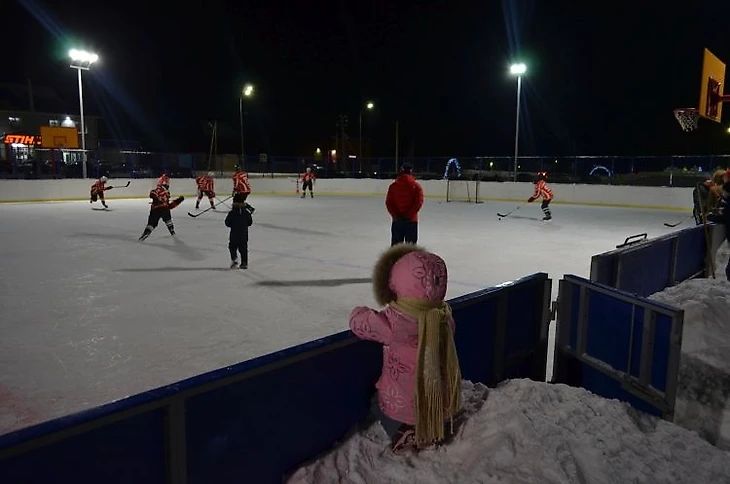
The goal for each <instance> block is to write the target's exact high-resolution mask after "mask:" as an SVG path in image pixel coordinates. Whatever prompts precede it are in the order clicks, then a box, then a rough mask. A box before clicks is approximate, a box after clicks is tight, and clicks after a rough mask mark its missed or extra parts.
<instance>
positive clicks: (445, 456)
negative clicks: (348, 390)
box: [287, 380, 730, 484]
mask: <svg viewBox="0 0 730 484" xmlns="http://www.w3.org/2000/svg"><path fill="white" fill-rule="evenodd" d="M462 396H463V399H464V402H465V404H464V407H465V408H466V409H467V413H468V414H469V417H468V418H467V420H466V422H465V423H464V424H463V425H462V426H461V427H460V428H459V430H458V431H457V435H456V436H455V438H454V440H453V442H451V443H449V444H447V445H444V446H442V447H440V448H438V449H435V450H427V451H423V452H421V453H419V454H414V453H410V454H406V455H403V456H396V455H393V454H392V453H391V452H389V451H387V450H386V449H387V448H388V439H387V436H386V435H385V432H384V431H383V430H382V427H380V424H379V423H377V422H376V423H373V424H371V425H370V426H368V427H367V428H365V429H364V430H362V431H360V432H359V433H355V434H354V435H351V436H350V437H349V438H348V439H347V440H346V441H344V442H343V443H342V444H341V445H340V446H338V447H337V448H336V449H334V450H332V451H331V452H329V453H327V454H326V455H324V456H322V457H320V458H319V459H318V460H316V461H314V462H311V463H308V464H307V465H305V466H303V467H301V468H300V469H298V470H297V471H296V472H295V473H294V474H293V475H292V476H291V477H290V478H289V479H288V481H287V482H288V483H289V484H305V483H317V484H327V483H332V484H335V483H338V484H344V483H353V484H354V483H358V484H361V483H362V484H365V483H371V482H377V483H379V484H390V483H418V484H430V483H434V484H436V483H438V484H443V483H459V484H469V483H480V484H491V483H500V484H528V483H530V484H532V483H541V484H552V483H555V484H557V483H560V484H566V483H575V484H599V483H600V484H609V483H615V484H626V483H632V484H638V483H642V484H644V483H646V484H649V483H651V484H654V483H656V484H660V483H661V484H664V483H666V484H670V483H671V484H682V483H687V484H696V483H713V484H720V483H729V482H730V453H727V452H724V451H722V450H719V449H717V448H715V447H713V446H712V445H710V444H709V443H707V442H706V441H704V440H702V439H701V438H700V437H698V436H697V435H696V434H694V433H692V432H690V431H689V430H686V429H684V428H682V427H679V426H677V425H674V424H672V423H669V422H666V421H664V420H660V419H657V418H654V417H650V416H647V415H644V414H640V413H638V412H636V411H635V410H633V409H632V408H631V407H630V406H628V405H627V404H624V403H622V402H619V401H618V400H607V399H604V398H601V397H598V396H596V395H593V394H592V393H590V392H588V391H586V390H585V389H582V388H572V387H568V386H565V385H553V384H549V383H541V382H534V381H530V380H512V381H507V382H504V383H503V384H501V385H500V386H498V387H497V388H496V389H490V390H487V389H486V387H484V386H482V385H479V384H477V385H472V384H471V383H469V382H464V385H463V387H462ZM484 396H486V401H484V402H482V401H481V400H482V399H483V398H484ZM480 404H481V405H480Z"/></svg>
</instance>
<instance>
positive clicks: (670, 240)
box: [590, 226, 707, 297]
mask: <svg viewBox="0 0 730 484" xmlns="http://www.w3.org/2000/svg"><path fill="white" fill-rule="evenodd" d="M706 253H707V246H706V239H705V231H704V228H703V227H702V226H696V227H690V228H687V229H684V230H679V231H677V232H673V233H671V234H667V235H663V236H661V237H657V238H654V239H649V240H646V241H642V242H638V243H637V244H634V245H628V246H626V247H622V248H619V249H615V250H612V251H609V252H604V253H603V254H598V255H594V256H593V257H592V258H591V272H590V279H591V281H593V282H598V283H601V284H605V285H607V286H610V287H614V288H616V289H621V290H623V291H627V292H630V293H634V294H637V295H639V296H643V297H646V296H650V295H651V294H654V293H656V292H659V291H663V290H664V289H666V288H667V287H670V286H674V285H676V284H679V283H680V282H683V281H686V280H687V279H692V278H694V277H699V276H704V275H705V264H706Z"/></svg>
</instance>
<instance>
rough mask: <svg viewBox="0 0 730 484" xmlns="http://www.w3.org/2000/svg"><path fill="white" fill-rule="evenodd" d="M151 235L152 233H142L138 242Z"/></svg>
mask: <svg viewBox="0 0 730 484" xmlns="http://www.w3.org/2000/svg"><path fill="white" fill-rule="evenodd" d="M151 233H152V232H145V233H143V234H142V236H141V237H140V238H139V240H140V242H141V241H143V240H147V237H149V236H150V234H151Z"/></svg>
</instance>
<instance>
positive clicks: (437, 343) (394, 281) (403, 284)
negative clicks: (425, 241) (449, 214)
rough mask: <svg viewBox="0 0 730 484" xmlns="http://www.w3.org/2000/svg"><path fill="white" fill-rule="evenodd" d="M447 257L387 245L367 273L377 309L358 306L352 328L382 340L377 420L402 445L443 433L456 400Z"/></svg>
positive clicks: (417, 443)
mask: <svg viewBox="0 0 730 484" xmlns="http://www.w3.org/2000/svg"><path fill="white" fill-rule="evenodd" d="M446 284H447V272H446V264H445V263H444V261H443V259H441V258H440V257H439V256H437V255H436V254H432V253H429V252H427V251H426V250H424V249H423V248H421V247H419V246H417V245H414V244H398V245H395V246H393V247H391V248H390V249H389V250H388V251H386V252H385V253H384V254H383V255H382V256H381V257H380V260H379V261H378V262H377V264H376V266H375V271H374V274H373V290H374V293H375V300H376V301H377V302H378V303H379V304H381V305H385V306H386V307H385V309H383V310H382V311H376V310H374V309H370V308H368V307H356V308H355V309H353V310H352V312H351V313H350V329H351V330H352V332H353V333H355V335H356V336H358V337H359V338H362V339H367V340H372V341H377V342H379V343H382V344H383V372H382V375H381V376H380V379H379V380H378V383H377V384H376V388H377V391H378V406H379V410H380V414H379V418H380V422H381V424H382V426H383V428H384V429H385V431H386V433H388V436H389V437H390V438H391V439H392V446H391V447H392V449H393V450H401V449H404V448H411V447H413V446H414V445H415V446H416V447H420V446H424V445H429V444H432V443H438V442H440V441H442V440H444V439H445V438H446V433H447V431H446V429H445V427H444V420H450V421H451V422H452V426H451V430H452V431H453V418H454V415H455V414H456V413H457V412H458V411H459V410H460V407H461V401H460V400H461V394H460V388H461V372H460V371H459V361H458V358H457V356H456V347H455V346H454V339H453V332H454V320H453V319H452V317H451V309H450V307H449V305H448V304H447V303H446V302H444V296H445V295H446Z"/></svg>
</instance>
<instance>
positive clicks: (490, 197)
mask: <svg viewBox="0 0 730 484" xmlns="http://www.w3.org/2000/svg"><path fill="white" fill-rule="evenodd" d="M250 180H251V187H252V189H253V192H252V196H254V197H255V196H262V195H276V196H292V197H295V196H296V183H295V182H296V177H295V176H292V177H290V178H254V177H251V178H250ZM127 181H131V185H130V186H129V187H126V188H122V187H119V188H118V189H114V190H111V191H108V192H106V193H105V195H106V196H107V197H108V199H109V200H119V199H135V198H147V197H148V194H149V191H150V190H151V189H153V188H154V187H155V185H156V181H157V179H156V178H135V179H129V178H124V179H110V180H109V183H110V184H111V185H114V184H117V185H121V184H123V183H126V182H127ZM92 183H93V180H90V179H87V180H84V179H62V180H0V203H2V202H6V203H22V202H26V203H28V202H42V201H84V200H88V193H89V189H90V187H91V184H92ZM391 183H392V180H374V179H354V178H323V179H319V180H317V181H316V182H315V187H314V188H315V189H314V191H315V197H316V196H345V197H349V196H353V197H366V196H370V197H385V194H386V192H387V190H388V187H389V186H390V184H391ZM419 183H420V184H421V186H422V187H423V191H424V196H425V197H426V198H429V199H437V200H443V201H445V200H446V191H447V181H446V180H419ZM468 183H470V184H476V182H474V181H471V182H468ZM232 188H233V185H232V181H231V179H230V178H228V177H225V178H216V185H215V189H216V192H217V193H218V194H223V193H230V192H231V190H232ZM475 188H476V187H473V189H475ZM170 189H171V191H172V193H173V195H175V196H177V195H184V196H185V197H186V198H192V197H194V196H195V194H196V187H195V183H194V179H192V178H173V179H171V184H170ZM552 189H553V192H554V193H555V198H554V199H553V204H555V205H563V204H564V205H585V206H597V207H622V208H637V209H659V210H690V209H691V206H692V204H691V200H692V189H691V188H680V187H636V186H625V185H579V184H553V185H552ZM533 191H534V185H533V184H532V183H525V182H479V199H480V200H482V201H503V202H523V201H525V200H526V199H527V198H528V197H529V196H530V195H531V194H532V193H533ZM688 201H690V203H688Z"/></svg>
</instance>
